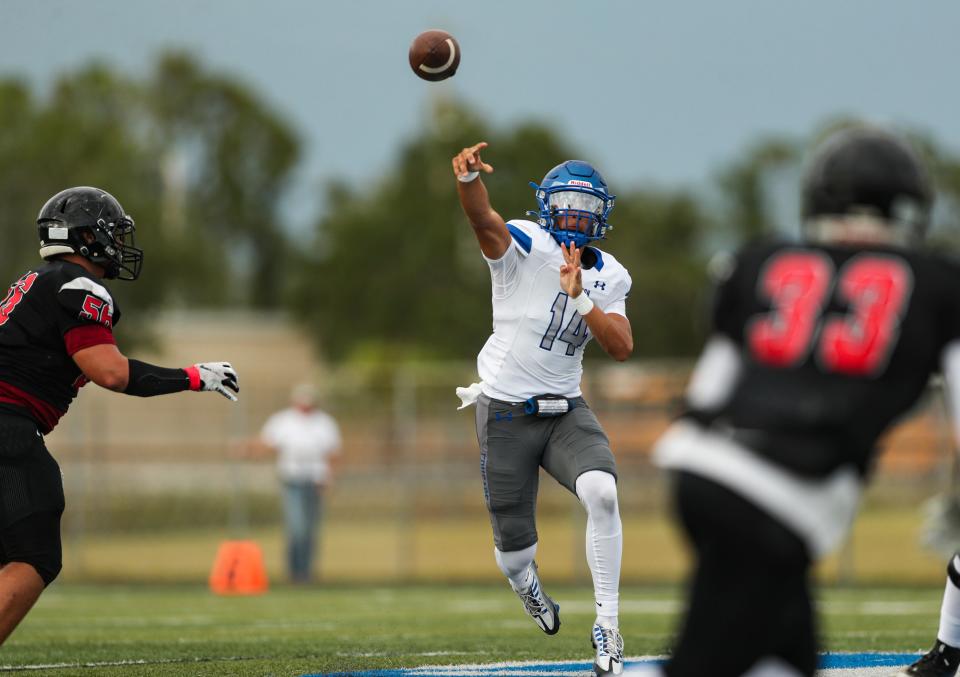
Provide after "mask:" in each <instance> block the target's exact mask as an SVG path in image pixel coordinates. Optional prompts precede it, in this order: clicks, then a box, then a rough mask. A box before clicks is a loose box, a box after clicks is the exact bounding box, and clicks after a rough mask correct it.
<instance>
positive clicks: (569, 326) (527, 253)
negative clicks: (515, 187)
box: [477, 219, 632, 402]
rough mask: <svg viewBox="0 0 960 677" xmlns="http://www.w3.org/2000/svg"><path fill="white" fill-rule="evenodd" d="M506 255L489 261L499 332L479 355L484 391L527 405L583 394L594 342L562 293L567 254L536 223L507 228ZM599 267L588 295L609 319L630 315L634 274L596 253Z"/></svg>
mask: <svg viewBox="0 0 960 677" xmlns="http://www.w3.org/2000/svg"><path fill="white" fill-rule="evenodd" d="M507 228H508V229H509V230H510V235H511V236H512V239H511V243H510V246H509V247H508V248H507V251H506V253H505V254H504V255H503V256H502V257H500V258H499V259H497V260H495V261H494V260H491V259H486V257H484V258H485V259H486V261H487V264H488V265H489V266H490V277H491V279H492V282H493V334H492V335H491V336H490V338H489V339H487V342H486V344H485V345H484V346H483V349H482V350H481V351H480V354H479V355H478V356H477V371H478V372H479V374H480V378H481V380H482V387H483V393H484V394H485V395H487V396H489V397H492V398H494V399H497V400H505V401H507V402H521V401H523V400H526V399H528V398H530V397H533V396H534V395H545V394H552V395H562V396H564V397H577V396H578V395H580V376H581V374H582V373H583V349H584V347H585V346H586V344H587V342H588V341H589V340H590V339H591V338H593V336H592V335H591V334H590V332H589V330H588V328H587V323H586V322H585V321H584V319H583V318H582V317H581V316H580V314H579V313H578V312H576V311H575V310H574V309H573V307H572V304H571V303H570V302H569V301H570V299H569V297H568V296H567V295H566V293H564V292H563V290H562V289H561V288H560V266H561V265H562V264H563V252H562V251H561V249H560V245H559V244H558V243H557V241H556V240H554V239H553V237H552V236H551V235H550V234H549V233H548V232H547V231H545V230H544V229H543V228H541V227H540V226H539V225H537V224H536V223H533V222H532V221H525V220H520V219H515V220H512V221H509V222H507ZM592 249H593V250H594V251H595V252H596V254H597V260H596V264H595V265H594V266H593V267H592V268H589V269H588V268H584V269H583V289H584V292H586V293H587V294H589V296H590V298H591V299H592V300H593V302H594V304H595V305H596V306H597V307H598V308H600V310H602V311H604V312H606V313H617V314H619V315H623V316H624V317H626V315H627V311H626V299H627V295H628V294H629V293H630V285H631V284H632V281H631V280H630V275H629V273H627V269H626V268H624V267H623V266H622V265H621V264H620V263H619V262H618V261H617V260H616V259H615V258H614V257H613V256H612V255H610V254H608V253H606V252H601V251H600V250H599V249H596V248H595V247H592Z"/></svg>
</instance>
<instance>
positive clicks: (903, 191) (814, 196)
mask: <svg viewBox="0 0 960 677" xmlns="http://www.w3.org/2000/svg"><path fill="white" fill-rule="evenodd" d="M802 201H803V204H802V214H803V218H804V220H805V221H806V220H809V219H813V218H815V217H818V216H839V215H850V214H859V215H865V216H874V217H876V218H878V219H881V220H883V221H886V222H888V223H890V224H891V225H892V226H894V227H903V228H904V229H906V230H907V232H908V233H909V234H910V235H911V236H912V237H922V236H923V234H924V232H925V230H926V227H927V222H928V221H929V218H930V210H931V206H932V203H933V187H932V184H931V181H930V177H929V175H928V174H927V170H926V168H925V167H924V166H923V163H922V162H921V161H920V158H919V157H918V156H917V155H916V153H915V152H914V151H913V149H912V148H910V146H909V145H907V143H906V142H905V141H903V140H902V139H900V138H899V137H897V136H894V135H893V134H891V133H890V132H887V131H884V130H882V129H877V128H874V127H851V128H848V129H844V130H841V131H839V132H836V133H835V134H833V135H832V136H830V137H829V138H828V139H827V140H826V141H825V142H824V143H823V144H822V145H821V146H820V148H819V150H818V151H817V152H816V154H815V155H814V158H813V161H812V162H811V164H810V166H809V168H808V170H807V172H806V176H805V178H804V182H803V197H802Z"/></svg>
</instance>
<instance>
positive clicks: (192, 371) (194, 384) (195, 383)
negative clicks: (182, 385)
mask: <svg viewBox="0 0 960 677" xmlns="http://www.w3.org/2000/svg"><path fill="white" fill-rule="evenodd" d="M183 370H184V371H185V372H187V378H189V379H190V390H200V385H201V382H200V370H199V369H198V368H197V365H195V364H194V365H192V366H189V367H184V368H183Z"/></svg>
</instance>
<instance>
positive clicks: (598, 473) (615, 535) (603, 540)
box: [576, 470, 623, 628]
mask: <svg viewBox="0 0 960 677" xmlns="http://www.w3.org/2000/svg"><path fill="white" fill-rule="evenodd" d="M576 488H577V496H578V497H579V498H580V502H581V503H582V504H583V507H584V508H586V510H587V538H586V542H587V564H588V565H589V566H590V574H591V576H593V593H594V597H595V598H596V607H597V620H596V623H597V624H598V625H600V626H602V627H605V628H616V627H617V624H618V616H619V614H620V561H621V559H622V558H623V526H622V525H621V523H620V509H619V507H618V505H617V482H616V480H615V479H614V477H613V475H611V474H610V473H608V472H604V471H602V470H590V471H588V472H585V473H583V474H582V475H580V477H578V478H577V484H576Z"/></svg>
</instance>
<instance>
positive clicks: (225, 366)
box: [193, 362, 240, 402]
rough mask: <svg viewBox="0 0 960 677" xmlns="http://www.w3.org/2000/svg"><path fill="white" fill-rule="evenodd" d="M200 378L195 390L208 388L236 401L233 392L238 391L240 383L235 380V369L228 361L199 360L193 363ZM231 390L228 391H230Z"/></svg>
mask: <svg viewBox="0 0 960 677" xmlns="http://www.w3.org/2000/svg"><path fill="white" fill-rule="evenodd" d="M193 368H194V369H196V370H197V374H198V375H199V378H200V383H199V387H198V388H196V390H209V391H213V392H218V393H220V394H221V395H223V396H224V397H226V398H227V399H228V400H233V401H234V402H236V401H237V396H236V395H235V394H234V393H239V392H240V385H239V383H238V381H237V371H236V370H235V369H234V368H233V365H231V364H230V363H229V362H200V363H198V364H195V365H193ZM231 390H232V391H233V392H230V391H231Z"/></svg>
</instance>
